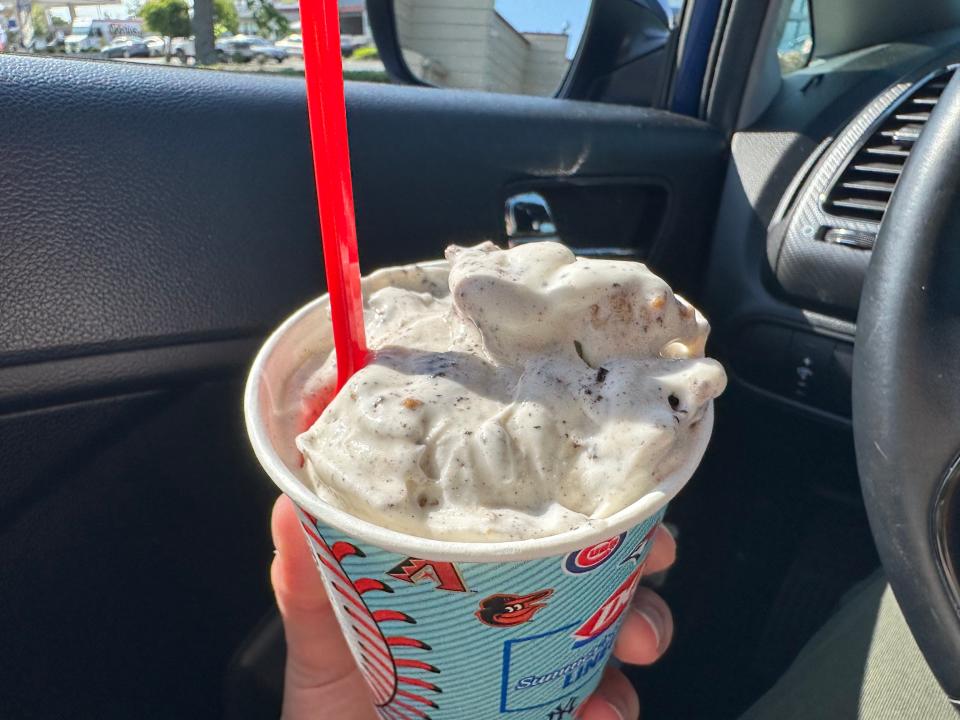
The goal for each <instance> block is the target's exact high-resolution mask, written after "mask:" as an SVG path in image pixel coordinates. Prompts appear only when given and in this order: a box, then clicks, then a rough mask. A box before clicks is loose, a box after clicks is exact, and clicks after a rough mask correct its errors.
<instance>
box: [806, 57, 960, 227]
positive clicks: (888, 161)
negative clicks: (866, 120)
mask: <svg viewBox="0 0 960 720" xmlns="http://www.w3.org/2000/svg"><path fill="white" fill-rule="evenodd" d="M953 73H954V68H949V69H945V70H942V71H940V72H938V73H936V74H934V75H933V76H931V77H930V78H928V79H927V80H926V81H924V82H920V83H918V84H917V85H915V86H914V87H913V88H911V89H910V90H909V91H908V92H907V94H906V96H905V97H904V99H903V100H901V101H900V102H899V103H897V104H895V105H894V106H893V107H892V108H891V110H890V111H889V112H888V113H887V114H886V116H885V117H884V118H883V120H882V121H881V123H880V125H879V126H878V127H877V128H876V129H875V130H874V132H873V133H872V134H871V135H870V136H869V138H867V141H866V142H865V143H863V145H862V146H861V147H860V149H859V150H857V152H856V154H854V155H853V157H852V158H851V159H850V161H849V162H848V163H847V164H846V166H845V167H844V169H843V171H842V172H841V173H840V175H839V177H838V178H837V180H836V182H835V183H834V184H833V187H832V188H831V189H830V191H829V192H828V193H827V195H826V199H825V201H824V202H823V207H824V209H825V210H826V211H827V212H829V213H831V214H832V215H836V216H838V217H843V218H850V219H855V220H870V221H872V222H875V223H878V224H879V223H880V221H881V220H883V214H884V213H885V212H886V210H887V205H888V204H889V202H890V196H891V195H892V194H893V189H894V187H896V184H897V180H898V179H899V178H900V173H901V172H902V171H903V166H904V164H905V163H906V162H907V156H908V155H909V154H910V149H911V148H912V147H913V144H914V143H915V142H916V141H917V138H919V137H920V133H921V131H922V130H923V126H924V125H925V124H926V122H927V120H929V119H930V112H931V111H932V110H933V108H934V106H935V105H936V104H937V101H938V100H939V99H940V95H941V94H942V93H943V90H944V88H946V86H947V83H948V82H950V78H951V77H953Z"/></svg>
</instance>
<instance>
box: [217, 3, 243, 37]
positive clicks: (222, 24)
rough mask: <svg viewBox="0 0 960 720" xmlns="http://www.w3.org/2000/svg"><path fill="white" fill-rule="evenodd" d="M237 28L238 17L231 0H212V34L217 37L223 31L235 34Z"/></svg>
mask: <svg viewBox="0 0 960 720" xmlns="http://www.w3.org/2000/svg"><path fill="white" fill-rule="evenodd" d="M239 29H240V19H239V18H238V17H237V6H236V5H234V4H233V0H213V36H214V37H219V36H220V35H223V34H224V33H230V34H232V35H236V34H237V30H239Z"/></svg>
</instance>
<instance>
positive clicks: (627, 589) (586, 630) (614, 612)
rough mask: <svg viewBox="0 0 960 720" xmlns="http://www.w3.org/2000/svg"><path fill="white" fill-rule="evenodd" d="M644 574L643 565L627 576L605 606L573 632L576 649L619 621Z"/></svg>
mask: <svg viewBox="0 0 960 720" xmlns="http://www.w3.org/2000/svg"><path fill="white" fill-rule="evenodd" d="M642 574H643V565H638V566H637V568H636V569H635V570H634V571H633V572H632V573H630V574H629V575H628V576H627V579H626V580H624V581H623V582H622V583H621V584H620V587H618V588H617V589H616V590H614V591H613V594H612V595H611V596H610V597H608V598H607V599H606V600H604V601H603V604H602V605H601V606H600V607H598V608H597V610H596V612H595V613H593V615H591V616H590V617H589V618H587V620H586V622H584V623H583V624H582V625H581V626H580V627H578V628H577V629H576V630H574V631H573V638H574V640H575V642H574V643H573V646H574V647H575V648H577V647H580V646H582V645H586V644H587V643H588V642H590V641H591V640H595V639H596V638H598V637H599V636H600V635H602V634H603V633H604V632H605V631H607V630H609V629H610V627H611V626H612V625H613V624H614V623H615V622H616V621H617V620H618V619H619V617H620V616H621V615H622V614H623V611H624V610H626V609H627V606H628V605H629V604H630V598H631V597H633V591H634V589H635V588H636V587H637V583H638V582H640V576H641V575H642Z"/></svg>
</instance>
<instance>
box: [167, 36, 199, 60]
mask: <svg viewBox="0 0 960 720" xmlns="http://www.w3.org/2000/svg"><path fill="white" fill-rule="evenodd" d="M170 54H171V55H173V56H174V57H175V58H176V59H177V60H179V61H180V62H182V63H183V64H184V65H186V63H187V59H188V58H192V57H196V56H197V50H196V45H194V42H193V38H192V37H188V38H185V37H177V38H171V40H170Z"/></svg>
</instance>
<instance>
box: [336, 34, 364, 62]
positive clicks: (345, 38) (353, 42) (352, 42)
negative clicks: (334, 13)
mask: <svg viewBox="0 0 960 720" xmlns="http://www.w3.org/2000/svg"><path fill="white" fill-rule="evenodd" d="M369 44H370V38H369V37H368V36H367V35H341V36H340V54H341V55H343V57H347V58H348V57H350V56H351V55H353V53H354V51H355V50H357V49H359V48H362V47H365V46H367V45H369Z"/></svg>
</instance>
